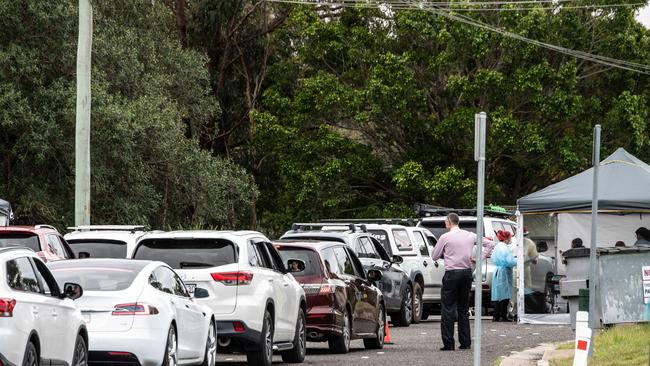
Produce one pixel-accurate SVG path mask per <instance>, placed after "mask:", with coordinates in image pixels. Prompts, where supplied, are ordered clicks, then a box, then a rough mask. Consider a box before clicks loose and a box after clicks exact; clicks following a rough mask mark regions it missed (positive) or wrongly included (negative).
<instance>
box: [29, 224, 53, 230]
mask: <svg viewBox="0 0 650 366" xmlns="http://www.w3.org/2000/svg"><path fill="white" fill-rule="evenodd" d="M34 229H52V230H56V228H55V227H54V226H52V225H45V224H39V225H34Z"/></svg>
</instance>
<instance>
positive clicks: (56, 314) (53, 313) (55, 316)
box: [52, 310, 59, 319]
mask: <svg viewBox="0 0 650 366" xmlns="http://www.w3.org/2000/svg"><path fill="white" fill-rule="evenodd" d="M58 317H59V313H57V312H56V311H54V310H53V311H52V318H55V319H56V318H58Z"/></svg>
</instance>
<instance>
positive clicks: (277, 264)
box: [264, 243, 286, 273]
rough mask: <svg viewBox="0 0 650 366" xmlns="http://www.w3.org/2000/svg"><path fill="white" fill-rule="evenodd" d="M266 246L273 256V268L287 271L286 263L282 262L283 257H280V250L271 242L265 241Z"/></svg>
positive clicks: (283, 271)
mask: <svg viewBox="0 0 650 366" xmlns="http://www.w3.org/2000/svg"><path fill="white" fill-rule="evenodd" d="M264 246H265V247H266V249H267V251H268V252H269V256H270V257H271V261H272V262H273V268H274V269H275V270H276V271H278V272H282V273H285V272H286V268H285V267H284V263H282V257H280V254H278V250H277V249H275V247H274V246H273V244H271V243H264Z"/></svg>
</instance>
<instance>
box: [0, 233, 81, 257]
mask: <svg viewBox="0 0 650 366" xmlns="http://www.w3.org/2000/svg"><path fill="white" fill-rule="evenodd" d="M5 247H27V248H30V249H32V250H33V251H35V252H36V254H38V256H39V257H40V258H41V259H42V260H43V261H44V262H48V261H56V260H61V259H70V258H74V257H75V256H74V253H73V252H72V250H71V249H70V246H69V245H68V243H67V242H66V241H65V239H63V237H62V236H61V234H59V232H58V231H57V230H56V229H55V228H54V227H52V226H49V225H36V226H2V227H0V248H5Z"/></svg>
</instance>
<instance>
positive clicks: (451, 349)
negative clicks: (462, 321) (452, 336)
mask: <svg viewBox="0 0 650 366" xmlns="http://www.w3.org/2000/svg"><path fill="white" fill-rule="evenodd" d="M440 350H441V351H453V350H454V349H453V348H451V347H442V348H440Z"/></svg>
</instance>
